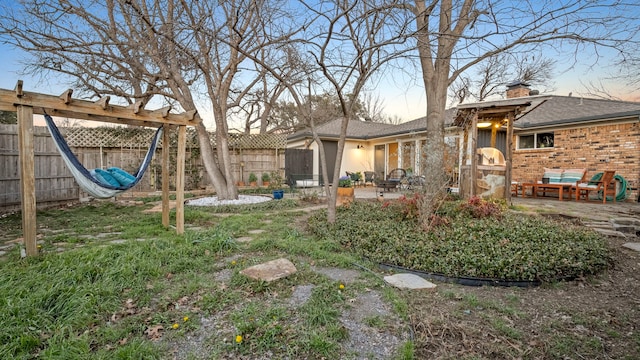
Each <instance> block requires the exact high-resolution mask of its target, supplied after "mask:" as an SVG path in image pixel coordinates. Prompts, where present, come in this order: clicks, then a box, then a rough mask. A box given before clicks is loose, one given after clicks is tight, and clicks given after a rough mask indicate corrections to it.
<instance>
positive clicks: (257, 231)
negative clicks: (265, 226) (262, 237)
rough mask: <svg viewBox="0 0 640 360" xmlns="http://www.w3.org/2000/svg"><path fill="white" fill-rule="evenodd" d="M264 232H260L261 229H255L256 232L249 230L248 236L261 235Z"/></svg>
mask: <svg viewBox="0 0 640 360" xmlns="http://www.w3.org/2000/svg"><path fill="white" fill-rule="evenodd" d="M265 231H266V230H262V229H256V230H249V234H254V235H255V234H262V233H263V232H265Z"/></svg>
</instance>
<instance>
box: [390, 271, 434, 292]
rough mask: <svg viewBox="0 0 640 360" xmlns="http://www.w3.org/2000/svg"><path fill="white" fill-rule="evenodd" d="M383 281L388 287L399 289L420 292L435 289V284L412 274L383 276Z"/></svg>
mask: <svg viewBox="0 0 640 360" xmlns="http://www.w3.org/2000/svg"><path fill="white" fill-rule="evenodd" d="M384 281H386V282H387V283H388V284H389V285H392V286H395V287H397V288H399V289H411V290H420V289H435V288H436V284H434V283H432V282H429V281H427V280H425V279H423V278H421V277H420V276H418V275H414V274H395V275H391V276H385V277H384Z"/></svg>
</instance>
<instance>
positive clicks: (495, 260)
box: [308, 200, 612, 281]
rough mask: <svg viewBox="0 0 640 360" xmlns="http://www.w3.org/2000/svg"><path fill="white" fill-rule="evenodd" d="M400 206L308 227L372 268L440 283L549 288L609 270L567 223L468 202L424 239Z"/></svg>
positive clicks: (356, 211)
mask: <svg viewBox="0 0 640 360" xmlns="http://www.w3.org/2000/svg"><path fill="white" fill-rule="evenodd" d="M403 202H404V203H405V204H404V205H398V204H388V205H380V204H379V203H365V202H355V203H353V204H352V205H351V206H350V207H349V209H343V208H339V209H337V211H338V216H337V220H336V223H335V224H333V225H331V224H327V223H326V213H325V214H323V213H320V214H315V215H314V216H312V217H311V218H310V219H309V222H308V224H309V227H310V229H311V230H312V231H313V232H314V233H316V234H317V235H318V236H324V237H330V238H333V239H336V240H337V241H340V243H341V244H342V245H343V246H345V247H346V248H347V249H349V250H351V251H353V252H355V253H357V254H359V255H362V256H365V257H367V258H369V259H370V260H372V261H376V262H379V263H387V264H392V265H397V266H402V267H406V268H410V269H415V270H420V271H425V272H429V273H437V274H443V275H446V276H454V277H480V278H492V279H504V280H513V281H518V280H540V281H555V280H558V279H567V278H575V277H580V276H583V275H587V274H594V273H597V272H599V271H602V270H603V269H606V268H608V267H609V266H610V265H611V261H612V260H611V259H612V258H611V254H610V250H609V248H608V246H607V244H606V241H605V240H604V239H603V238H602V237H601V236H600V235H599V234H597V233H596V232H594V231H592V230H589V229H585V228H582V227H577V226H575V225H572V224H569V223H567V222H558V221H557V220H551V219H547V218H542V217H538V216H528V215H523V214H517V213H508V212H505V213H502V215H499V217H498V218H496V217H494V216H490V215H486V214H487V213H492V212H494V211H496V210H495V208H496V207H497V208H500V206H499V204H495V203H492V202H486V203H485V202H477V200H474V201H473V202H472V204H469V203H465V202H456V203H454V204H447V203H445V205H443V206H442V207H441V209H442V210H444V212H443V213H439V214H438V216H439V218H438V222H439V223H441V224H442V225H445V224H446V225H447V226H434V227H432V228H430V231H428V232H426V231H423V230H422V229H421V227H420V225H419V224H418V222H417V219H415V218H409V217H407V215H406V214H405V213H404V212H403V210H402V209H403V207H405V208H406V202H407V201H406V200H403ZM403 202H400V204H402V203H403ZM489 204H493V205H489ZM456 208H457V209H459V210H458V211H457V212H454V211H451V209H456ZM478 209H479V210H478ZM466 211H469V212H468V213H465V212H466ZM450 212H453V214H451V213H450ZM444 214H447V215H444ZM469 214H474V215H473V216H477V215H480V217H479V218H478V217H472V216H469Z"/></svg>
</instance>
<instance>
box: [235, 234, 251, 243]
mask: <svg viewBox="0 0 640 360" xmlns="http://www.w3.org/2000/svg"><path fill="white" fill-rule="evenodd" d="M251 240H253V238H252V237H251V236H241V237H239V238H237V239H236V241H237V242H241V243H246V242H249V241H251Z"/></svg>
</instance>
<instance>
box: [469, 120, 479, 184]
mask: <svg viewBox="0 0 640 360" xmlns="http://www.w3.org/2000/svg"><path fill="white" fill-rule="evenodd" d="M477 150H478V110H474V111H473V117H472V118H471V174H470V175H471V176H469V180H470V181H469V196H474V195H476V182H477V180H478V156H477V155H476V151H477Z"/></svg>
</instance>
